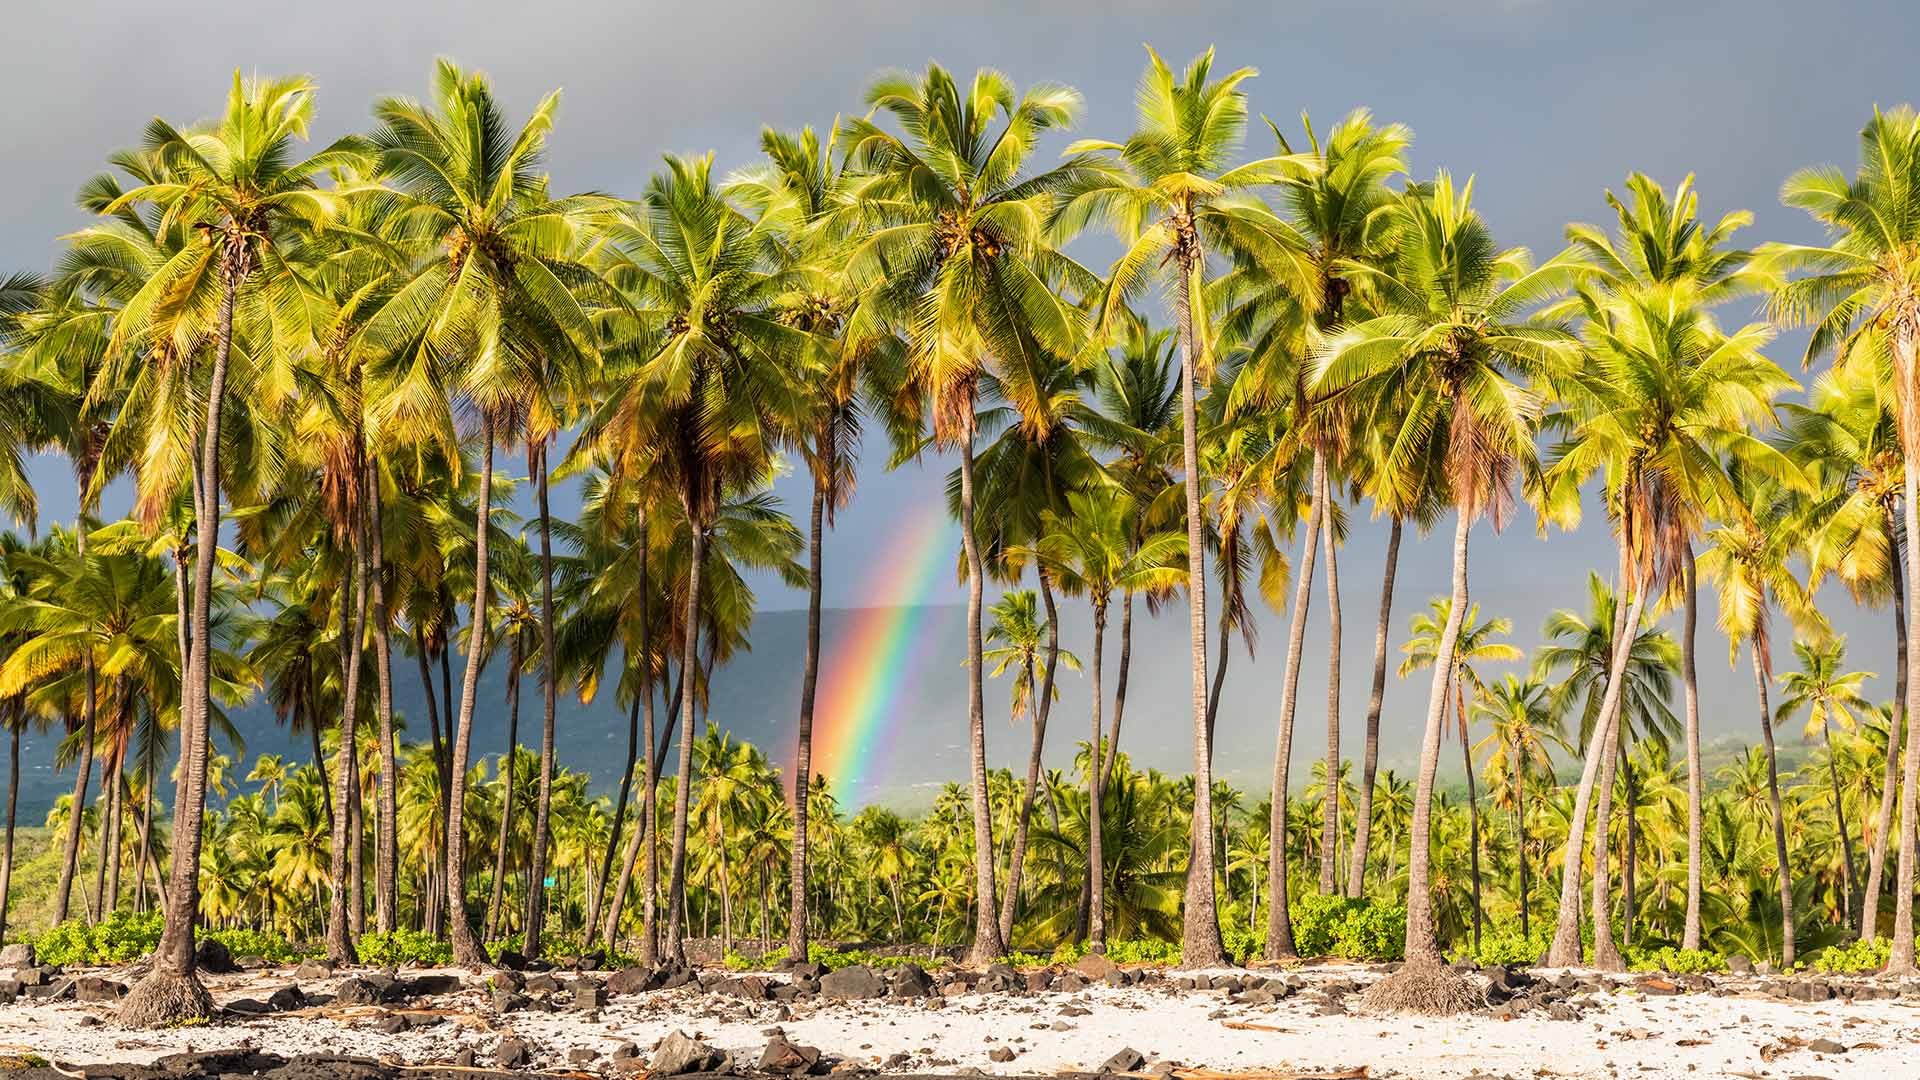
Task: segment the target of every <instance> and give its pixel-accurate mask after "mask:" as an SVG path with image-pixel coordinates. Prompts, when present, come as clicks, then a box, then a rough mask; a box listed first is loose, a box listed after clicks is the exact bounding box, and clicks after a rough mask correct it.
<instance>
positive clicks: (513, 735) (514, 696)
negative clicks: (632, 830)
mask: <svg viewBox="0 0 1920 1080" xmlns="http://www.w3.org/2000/svg"><path fill="white" fill-rule="evenodd" d="M521 659H522V658H521V656H520V634H519V632H518V631H515V633H514V635H513V639H512V641H511V642H509V643H508V645H507V752H506V757H505V759H504V761H503V763H502V764H501V767H500V776H501V779H502V781H503V782H504V783H503V790H504V792H505V794H503V795H502V796H501V799H500V829H499V832H498V835H497V836H496V837H495V838H494V842H493V896H492V897H491V898H489V899H488V901H487V929H486V933H485V934H484V935H482V936H483V939H484V940H486V941H493V940H494V939H495V932H496V931H497V930H498V929H499V927H500V898H501V895H502V894H503V893H505V892H506V884H507V878H506V874H507V826H508V825H509V824H510V823H512V821H513V759H514V758H516V757H518V756H519V755H518V754H516V753H514V751H515V750H517V749H519V747H520V663H521ZM615 821H616V822H617V821H618V819H617V818H616V819H615Z"/></svg>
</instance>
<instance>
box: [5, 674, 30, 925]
mask: <svg viewBox="0 0 1920 1080" xmlns="http://www.w3.org/2000/svg"><path fill="white" fill-rule="evenodd" d="M20 708H21V706H19V705H15V706H14V709H13V715H12V716H11V717H9V718H8V719H7V834H6V846H5V848H4V849H0V941H4V940H5V939H6V936H7V905H8V903H9V902H10V901H11V900H12V899H13V891H12V890H13V825H14V818H15V815H16V813H17V812H18V811H19V809H20V728H21V726H22V725H21V722H22V720H24V719H25V718H24V717H22V716H21V715H20Z"/></svg>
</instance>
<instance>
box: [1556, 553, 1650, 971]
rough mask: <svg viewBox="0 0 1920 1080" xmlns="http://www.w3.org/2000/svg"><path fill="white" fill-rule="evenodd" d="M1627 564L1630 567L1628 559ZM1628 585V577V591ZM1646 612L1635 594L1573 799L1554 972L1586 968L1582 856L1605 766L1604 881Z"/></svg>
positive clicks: (1598, 858)
mask: <svg viewBox="0 0 1920 1080" xmlns="http://www.w3.org/2000/svg"><path fill="white" fill-rule="evenodd" d="M1622 564H1623V565H1625V560H1624V558H1623V560H1622ZM1625 583H1626V582H1625V576H1624V575H1623V576H1622V585H1623V587H1624V585H1625ZM1645 606H1646V596H1645V590H1642V589H1634V590H1633V591H1632V599H1631V600H1630V601H1629V602H1628V605H1627V614H1626V616H1625V617H1624V618H1623V619H1622V620H1621V622H1620V629H1619V630H1618V631H1617V632H1616V633H1615V634H1614V638H1613V656H1612V657H1611V658H1610V659H1609V660H1608V663H1607V691H1606V694H1605V696H1604V697H1602V698H1601V701H1600V715H1599V716H1598V717H1597V718H1596V719H1595V721H1594V725H1593V734H1592V738H1591V739H1590V741H1589V742H1588V743H1587V752H1586V758H1585V760H1586V765H1585V766H1584V767H1583V768H1582V769H1581V770H1580V786H1579V788H1577V789H1576V790H1575V792H1574V797H1573V817H1572V818H1570V819H1569V820H1568V823H1567V843H1566V848H1565V851H1564V856H1563V862H1562V867H1563V869H1562V871H1561V874H1560V910H1559V915H1558V918H1557V921H1556V923H1555V925H1554V931H1553V946H1552V948H1550V949H1549V950H1548V951H1547V964H1548V965H1549V966H1551V967H1574V966H1577V965H1578V964H1579V963H1580V959H1581V949H1580V861H1581V852H1582V849H1583V847H1584V846H1585V844H1586V840H1587V835H1586V833H1587V810H1588V808H1589V807H1590V806H1592V804H1593V795H1594V789H1595V787H1596V786H1599V783H1600V772H1601V768H1602V766H1603V765H1604V766H1605V767H1606V771H1607V773H1608V774H1609V775H1608V777H1607V781H1606V787H1607V791H1603V792H1602V798H1603V799H1605V800H1606V801H1605V802H1603V803H1602V804H1601V807H1600V812H1599V813H1597V814H1596V815H1595V817H1596V825H1595V835H1594V868H1595V869H1594V874H1595V876H1596V877H1599V876H1602V871H1601V868H1602V867H1603V866H1604V865H1605V862H1606V856H1605V854H1604V852H1605V850H1606V844H1607V819H1606V810H1605V808H1606V806H1607V805H1608V804H1609V803H1611V801H1612V800H1611V797H1610V795H1609V794H1608V792H1610V791H1611V788H1612V782H1613V780H1612V776H1611V773H1612V771H1613V768H1612V766H1613V753H1612V747H1613V734H1614V730H1613V726H1614V723H1615V720H1616V719H1617V717H1618V716H1619V713H1620V700H1621V693H1622V690H1623V688H1624V687H1625V685H1626V679H1625V673H1626V668H1627V658H1628V656H1629V655H1630V654H1631V653H1632V651H1633V638H1634V635H1635V634H1636V633H1638V631H1639V627H1640V614H1641V612H1642V610H1644V608H1645ZM1602 895H1603V896H1604V894H1602ZM1602 906H1604V905H1602ZM1599 929H1600V928H1599V927H1595V942H1596V944H1595V946H1594V950H1595V956H1596V958H1597V957H1598V956H1599V955H1600V952H1599V948H1600V947H1599V944H1598V942H1599V940H1600V936H1599ZM1607 936H1608V943H1609V944H1611V938H1612V934H1611V932H1610V931H1609V933H1608V935H1607Z"/></svg>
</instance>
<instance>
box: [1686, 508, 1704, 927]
mask: <svg viewBox="0 0 1920 1080" xmlns="http://www.w3.org/2000/svg"><path fill="white" fill-rule="evenodd" d="M1686 558H1687V562H1686V566H1685V567H1684V568H1683V569H1684V572H1685V574H1686V581H1685V582H1684V583H1683V587H1684V588H1685V590H1686V596H1685V610H1684V613H1683V614H1682V616H1681V627H1682V630H1681V637H1680V683H1681V687H1682V690H1683V691H1684V694H1685V698H1686V724H1687V915H1686V923H1685V924H1684V927H1683V929H1682V930H1681V934H1680V947H1681V948H1683V949H1689V950H1692V949H1698V948H1699V947H1700V849H1701V846H1702V844H1703V842H1704V840H1705V836H1704V833H1705V822H1704V820H1703V817H1704V811H1703V810H1702V807H1703V806H1704V805H1705V803H1706V790H1705V788H1706V778H1705V774H1704V772H1703V770H1702V766H1701V763H1700V678H1699V675H1698V673H1697V671H1696V669H1695V668H1694V648H1695V645H1694V638H1695V636H1696V634H1697V632H1698V623H1699V617H1700V590H1699V582H1698V580H1697V578H1698V573H1699V572H1698V569H1697V568H1696V567H1695V565H1694V560H1693V543H1692V542H1691V541H1689V542H1688V543H1687V553H1686Z"/></svg>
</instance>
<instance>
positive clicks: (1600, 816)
mask: <svg viewBox="0 0 1920 1080" xmlns="http://www.w3.org/2000/svg"><path fill="white" fill-rule="evenodd" d="M1623 587H1624V585H1623ZM1621 640H1624V641H1625V642H1626V643H1627V648H1629V649H1631V648H1632V647H1633V635H1632V633H1631V632H1628V633H1624V634H1623V635H1622V636H1621ZM1623 678H1624V676H1623ZM1602 711H1603V714H1604V715H1602V717H1601V718H1600V720H1599V721H1597V722H1596V723H1597V725H1598V726H1600V727H1604V728H1605V729H1606V733H1607V735H1606V742H1605V744H1604V745H1603V746H1602V748H1601V751H1600V752H1601V753H1602V754H1603V755H1605V759H1604V760H1602V761H1601V762H1600V775H1599V776H1598V777H1597V778H1596V781H1595V799H1594V810H1593V880H1592V882H1591V883H1590V884H1591V896H1590V898H1589V905H1590V906H1591V907H1592V909H1593V910H1592V915H1591V918H1592V920H1593V966H1594V967H1596V968H1599V969H1600V970H1601V971H1619V970H1622V969H1623V968H1625V967H1626V961H1625V960H1624V959H1622V958H1621V956H1620V947H1619V945H1618V944H1617V943H1615V941H1614V939H1613V907H1612V902H1611V901H1612V891H1613V871H1612V870H1611V869H1610V863H1611V861H1612V859H1611V857H1612V854H1613V781H1614V775H1615V772H1616V770H1617V766H1618V763H1619V760H1620V744H1621V742H1622V739H1621V731H1620V728H1621V726H1622V725H1621V723H1620V714H1619V710H1618V709H1617V708H1616V709H1615V710H1614V711H1613V712H1612V713H1605V710H1604V708H1603V710H1602Z"/></svg>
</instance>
